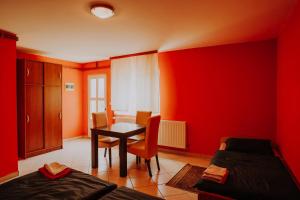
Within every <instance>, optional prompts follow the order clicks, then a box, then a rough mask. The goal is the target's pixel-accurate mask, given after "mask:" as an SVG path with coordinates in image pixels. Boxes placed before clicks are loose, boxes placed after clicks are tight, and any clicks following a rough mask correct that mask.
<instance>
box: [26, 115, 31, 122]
mask: <svg viewBox="0 0 300 200" xmlns="http://www.w3.org/2000/svg"><path fill="white" fill-rule="evenodd" d="M29 122H30V117H29V115H28V114H27V115H26V123H27V124H29Z"/></svg>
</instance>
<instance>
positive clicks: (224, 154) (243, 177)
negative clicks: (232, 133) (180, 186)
mask: <svg viewBox="0 0 300 200" xmlns="http://www.w3.org/2000/svg"><path fill="white" fill-rule="evenodd" d="M233 141H234V142H238V140H233ZM253 142H254V143H253V144H255V145H254V146H253V147H252V146H251V145H250V144H251V141H242V142H241V143H238V144H235V145H236V147H237V148H231V149H230V148H228V146H230V144H229V145H228V143H227V144H226V146H227V147H225V148H224V150H218V151H217V152H216V154H215V155H214V157H213V159H212V161H211V163H212V164H215V165H218V166H220V167H225V168H227V169H228V170H229V176H228V179H227V181H226V182H225V184H218V183H215V182H211V181H207V180H200V181H199V182H198V184H197V188H198V189H199V190H200V195H199V199H226V198H227V199H245V200H254V199H255V200H259V199H291V200H292V199H295V200H296V199H300V192H299V189H298V187H297V185H296V183H295V182H294V181H293V179H292V177H291V175H290V174H289V172H288V170H287V169H286V168H285V166H284V164H283V163H282V161H281V159H280V158H279V157H277V156H275V155H274V154H273V152H272V149H270V148H271V146H270V145H269V144H268V142H266V141H261V142H259V141H254V140H253ZM246 143H248V145H245V144H246ZM257 144H260V145H257ZM235 145H233V146H235ZM233 146H232V147H233ZM257 146H260V147H261V149H260V148H255V147H257ZM267 146H269V147H268V148H265V147H267ZM239 148H240V149H239ZM247 148H250V149H247ZM251 148H254V149H251ZM260 150H261V152H260ZM201 192H202V193H203V195H202V197H201ZM209 194H212V195H211V198H204V197H203V196H206V197H209ZM213 196H214V197H213ZM222 197H223V198H222Z"/></svg>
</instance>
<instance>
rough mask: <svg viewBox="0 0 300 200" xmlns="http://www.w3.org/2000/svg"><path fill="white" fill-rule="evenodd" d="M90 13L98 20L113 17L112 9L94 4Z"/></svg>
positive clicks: (108, 6)
mask: <svg viewBox="0 0 300 200" xmlns="http://www.w3.org/2000/svg"><path fill="white" fill-rule="evenodd" d="M91 13H92V14H93V15H95V16H96V17H98V18H100V19H108V18H111V17H112V16H114V14H115V13H114V8H113V7H112V6H110V5H106V4H96V5H93V6H92V7H91Z"/></svg>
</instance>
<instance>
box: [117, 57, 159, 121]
mask: <svg viewBox="0 0 300 200" xmlns="http://www.w3.org/2000/svg"><path fill="white" fill-rule="evenodd" d="M111 95H112V96H111V101H112V109H113V110H114V111H116V112H117V113H120V114H128V115H135V113H136V111H138V110H142V111H152V113H159V112H160V108H159V99H160V95H159V69H158V59H157V54H156V53H155V54H147V55H141V56H132V57H126V58H120V59H113V60H112V62H111Z"/></svg>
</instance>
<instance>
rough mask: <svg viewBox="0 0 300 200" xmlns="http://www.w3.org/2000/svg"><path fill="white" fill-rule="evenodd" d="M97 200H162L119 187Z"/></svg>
mask: <svg viewBox="0 0 300 200" xmlns="http://www.w3.org/2000/svg"><path fill="white" fill-rule="evenodd" d="M99 200H162V199H161V198H158V197H154V196H150V195H147V194H144V193H141V192H138V191H135V190H132V189H129V188H126V187H119V188H118V189H116V190H114V191H112V192H110V193H109V194H107V195H105V196H104V197H102V198H100V199H99Z"/></svg>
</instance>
